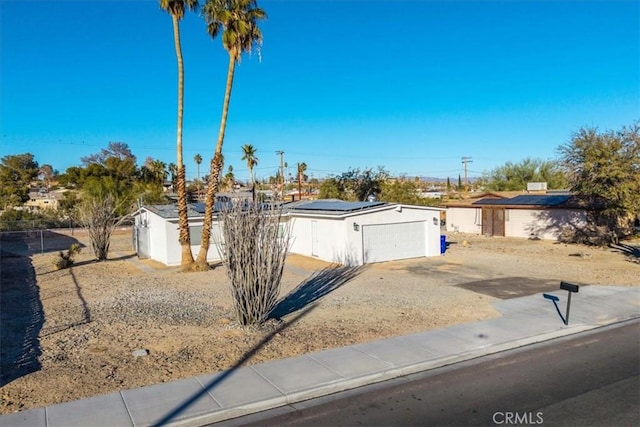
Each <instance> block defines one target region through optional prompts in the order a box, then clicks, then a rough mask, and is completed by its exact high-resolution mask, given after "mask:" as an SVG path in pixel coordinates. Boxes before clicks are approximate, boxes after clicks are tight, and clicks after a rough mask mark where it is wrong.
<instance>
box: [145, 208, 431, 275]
mask: <svg viewBox="0 0 640 427" xmlns="http://www.w3.org/2000/svg"><path fill="white" fill-rule="evenodd" d="M440 211H442V209H439V208H434V207H427V206H410V205H399V204H387V203H384V202H344V201H341V200H314V201H308V200H303V201H299V202H295V203H288V204H286V205H284V206H283V214H282V219H281V222H282V224H283V226H284V227H290V228H289V231H290V235H291V241H290V252H291V253H296V254H300V255H305V256H311V257H316V258H319V259H322V260H325V261H329V262H336V263H341V264H347V265H362V264H366V263H372V262H381V261H389V260H397V259H405V258H415V257H425V256H437V255H440V220H439V217H440ZM203 214H204V209H203V206H202V205H201V204H192V205H190V206H189V222H190V230H191V243H192V251H193V253H194V254H196V253H197V251H198V249H199V245H200V233H201V232H202V224H203V219H204V215H203ZM135 225H136V226H135V236H134V237H135V241H136V251H137V253H138V256H140V257H141V258H152V259H154V260H157V261H160V262H162V263H163V264H166V265H170V266H174V265H179V264H180V245H179V243H178V211H177V208H176V207H174V206H173V205H168V206H145V207H142V208H140V209H139V210H138V212H137V213H136V215H135ZM212 230H213V233H212V242H211V247H210V249H209V252H208V254H209V259H208V261H210V262H211V261H216V260H219V259H220V256H219V253H218V249H217V244H218V243H220V236H221V234H220V224H219V223H218V221H217V218H214V221H213V227H212Z"/></svg>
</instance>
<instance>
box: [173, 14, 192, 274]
mask: <svg viewBox="0 0 640 427" xmlns="http://www.w3.org/2000/svg"><path fill="white" fill-rule="evenodd" d="M171 18H172V21H173V40H174V42H175V47H176V58H177V60H178V130H177V138H176V139H177V142H176V154H177V156H176V157H177V159H176V162H177V168H178V181H177V183H176V186H177V187H178V188H177V193H178V226H179V229H180V246H181V248H182V256H181V260H180V266H181V267H182V269H183V270H188V269H189V268H190V267H191V266H192V265H193V254H192V253H191V235H190V234H189V218H188V217H187V178H186V173H185V170H184V161H183V159H182V114H183V105H184V64H183V63H182V47H181V45H180V24H179V21H178V17H177V16H176V15H171Z"/></svg>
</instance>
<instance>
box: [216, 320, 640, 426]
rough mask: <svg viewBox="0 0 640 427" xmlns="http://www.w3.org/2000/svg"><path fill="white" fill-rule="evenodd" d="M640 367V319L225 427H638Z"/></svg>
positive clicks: (316, 401) (281, 410) (320, 400)
mask: <svg viewBox="0 0 640 427" xmlns="http://www.w3.org/2000/svg"><path fill="white" fill-rule="evenodd" d="M639 367H640V321H634V322H629V323H625V324H623V325H622V326H620V325H616V326H615V327H607V328H603V329H598V330H596V331H592V332H588V333H583V334H579V335H575V336H571V337H566V338H562V339H557V340H553V341H550V342H547V343H543V344H538V345H535V346H529V347H525V348H521V349H517V350H512V351H509V352H504V353H501V354H496V355H492V356H487V357H483V358H480V359H476V360H474V361H469V362H464V363H461V364H457V365H452V366H449V367H445V368H440V369H436V370H432V371H429V372H425V373H420V374H416V375H412V376H410V377H405V378H399V379H396V380H392V381H388V382H385V383H382V384H377V385H373V386H368V387H364V388H360V389H358V390H352V391H349V392H344V393H340V394H336V395H333V396H328V397H324V398H321V399H315V400H312V401H308V402H302V403H299V404H295V405H292V406H286V407H283V408H278V409H275V410H272V411H267V412H265V413H262V414H254V415H252V416H249V417H245V418H244V419H237V420H235V421H234V420H231V421H230V422H227V423H224V424H225V425H229V426H230V425H255V426H352V425H354V426H355V425H364V426H441V425H451V426H467V425H469V426H475V425H482V426H490V425H515V424H518V425H547V426H556V425H559V426H564V425H567V426H569V425H575V426H590V425H603V426H604V425H610V426H613V425H615V426H637V425H640V380H639V378H640V377H639V370H640V368H639Z"/></svg>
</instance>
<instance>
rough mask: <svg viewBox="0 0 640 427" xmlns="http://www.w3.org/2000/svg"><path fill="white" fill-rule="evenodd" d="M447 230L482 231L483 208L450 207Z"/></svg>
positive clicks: (473, 232)
mask: <svg viewBox="0 0 640 427" xmlns="http://www.w3.org/2000/svg"><path fill="white" fill-rule="evenodd" d="M447 231H450V232H459V233H470V234H480V233H482V210H481V209H480V208H448V209H447Z"/></svg>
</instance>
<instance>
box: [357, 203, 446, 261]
mask: <svg viewBox="0 0 640 427" xmlns="http://www.w3.org/2000/svg"><path fill="white" fill-rule="evenodd" d="M399 208H400V209H396V208H391V209H386V210H383V211H378V212H366V213H363V214H361V215H355V216H351V217H349V218H348V221H347V222H348V223H349V225H351V226H352V229H353V223H354V222H356V223H358V224H361V225H362V224H364V225H367V224H395V223H399V222H415V221H424V222H425V227H426V230H425V238H426V239H427V241H426V243H425V247H426V250H427V253H426V254H425V256H437V255H440V210H438V209H428V208H427V209H424V208H422V209H421V208H412V207H407V206H399ZM434 218H435V220H436V223H434ZM358 234H359V241H360V259H362V227H360V231H359V232H358Z"/></svg>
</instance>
